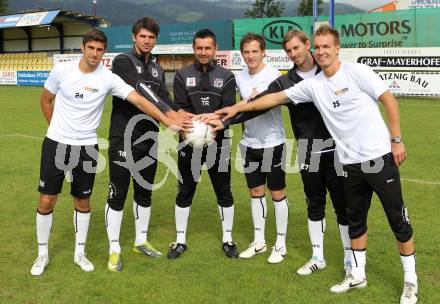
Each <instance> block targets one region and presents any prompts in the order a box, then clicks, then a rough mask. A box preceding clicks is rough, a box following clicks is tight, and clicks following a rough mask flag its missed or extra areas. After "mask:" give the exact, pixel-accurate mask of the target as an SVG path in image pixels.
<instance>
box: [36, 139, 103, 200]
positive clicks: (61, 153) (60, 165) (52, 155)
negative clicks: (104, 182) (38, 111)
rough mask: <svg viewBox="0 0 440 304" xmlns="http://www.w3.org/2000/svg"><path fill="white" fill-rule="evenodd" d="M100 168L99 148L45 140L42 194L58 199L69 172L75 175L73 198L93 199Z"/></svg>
mask: <svg viewBox="0 0 440 304" xmlns="http://www.w3.org/2000/svg"><path fill="white" fill-rule="evenodd" d="M97 164H98V145H89V146H72V145H66V144H62V143H59V142H56V141H54V140H52V139H50V138H47V137H46V138H44V140H43V144H42V147H41V163H40V181H39V184H38V191H39V192H40V193H43V194H49V195H55V194H59V193H60V192H61V189H62V188H63V180H64V177H65V175H66V172H67V171H70V172H71V176H72V183H71V188H70V194H71V195H72V196H74V197H77V198H86V197H90V195H91V194H92V190H93V184H94V182H95V174H96V167H97Z"/></svg>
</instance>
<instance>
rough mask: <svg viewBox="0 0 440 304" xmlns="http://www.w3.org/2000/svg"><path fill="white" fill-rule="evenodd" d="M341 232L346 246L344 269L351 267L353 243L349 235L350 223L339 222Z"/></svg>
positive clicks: (343, 244) (343, 243)
mask: <svg viewBox="0 0 440 304" xmlns="http://www.w3.org/2000/svg"><path fill="white" fill-rule="evenodd" d="M339 234H340V236H341V241H342V247H343V248H344V269H347V268H351V243H350V237H349V236H348V225H341V224H339Z"/></svg>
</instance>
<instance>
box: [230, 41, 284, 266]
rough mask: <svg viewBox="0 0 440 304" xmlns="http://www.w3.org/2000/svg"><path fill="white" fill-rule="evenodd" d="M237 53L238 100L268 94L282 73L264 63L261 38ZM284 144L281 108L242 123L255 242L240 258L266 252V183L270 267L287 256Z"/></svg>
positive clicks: (243, 46)
mask: <svg viewBox="0 0 440 304" xmlns="http://www.w3.org/2000/svg"><path fill="white" fill-rule="evenodd" d="M240 50H241V55H242V56H243V59H244V61H245V62H246V65H247V67H246V68H245V69H243V70H242V71H241V72H240V73H239V74H238V75H237V86H238V88H239V90H240V95H241V97H242V98H243V99H246V100H247V99H249V98H251V97H254V96H256V95H258V94H259V93H262V92H263V91H265V90H267V88H268V86H269V84H270V83H271V82H272V81H274V80H275V79H277V78H278V77H279V76H280V75H281V73H280V72H279V71H278V70H277V69H275V68H273V67H272V66H270V65H268V64H265V63H264V62H263V59H264V56H265V50H266V43H265V41H264V38H263V36H261V35H257V34H254V33H248V34H246V35H244V36H243V37H242V38H241V41H240ZM284 142H285V135H284V127H283V122H282V118H281V108H280V107H275V108H273V109H271V110H269V111H267V112H266V113H264V114H263V115H260V116H258V117H255V118H253V119H251V120H248V121H246V122H244V131H243V136H242V139H241V142H240V149H241V153H242V157H243V159H244V172H245V176H246V182H247V186H248V188H249V194H250V196H251V210H252V220H253V223H254V241H253V242H252V243H251V244H250V245H249V248H248V249H246V250H245V251H243V252H242V253H241V254H240V255H239V257H240V258H251V257H253V256H254V255H256V254H259V253H263V252H266V250H267V246H266V240H265V236H264V231H265V222H266V217H267V205H266V197H265V185H266V183H267V187H268V188H269V190H270V193H271V195H272V201H273V203H274V209H275V218H276V226H277V240H276V243H275V246H273V248H272V253H271V255H270V256H269V258H268V260H267V261H268V262H269V263H271V264H276V263H280V262H282V261H283V260H284V257H285V256H286V254H287V250H286V232H287V220H288V214H289V208H288V201H287V198H286V191H285V188H286V173H285V171H284V157H283V155H284Z"/></svg>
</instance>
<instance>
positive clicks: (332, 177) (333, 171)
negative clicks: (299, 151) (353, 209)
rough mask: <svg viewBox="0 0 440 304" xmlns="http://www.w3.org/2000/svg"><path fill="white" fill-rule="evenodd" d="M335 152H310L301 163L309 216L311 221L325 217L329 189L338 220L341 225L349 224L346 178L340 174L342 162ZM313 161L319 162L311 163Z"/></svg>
mask: <svg viewBox="0 0 440 304" xmlns="http://www.w3.org/2000/svg"><path fill="white" fill-rule="evenodd" d="M335 152H336V151H328V152H322V153H314V154H308V155H307V156H306V157H305V160H304V162H300V163H299V168H300V170H301V171H300V173H301V179H302V182H303V185H304V194H305V195H306V203H307V216H308V218H309V219H310V220H311V221H321V220H322V219H323V218H324V217H325V205H326V196H327V190H328V192H329V194H330V198H331V201H332V204H333V207H334V209H335V213H336V219H337V222H338V223H339V224H341V225H348V222H347V208H346V205H345V199H344V187H343V179H344V178H343V177H342V172H341V174H340V176H339V175H338V168H339V167H340V163H339V162H338V160H337V155H335ZM335 157H336V158H335ZM311 162H319V164H311ZM341 169H342V168H341ZM340 171H342V170H340Z"/></svg>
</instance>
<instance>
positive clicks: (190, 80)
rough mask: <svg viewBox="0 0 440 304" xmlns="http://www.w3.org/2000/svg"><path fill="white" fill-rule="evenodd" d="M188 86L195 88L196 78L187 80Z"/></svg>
mask: <svg viewBox="0 0 440 304" xmlns="http://www.w3.org/2000/svg"><path fill="white" fill-rule="evenodd" d="M186 86H187V87H195V86H196V78H195V77H188V78H186Z"/></svg>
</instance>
